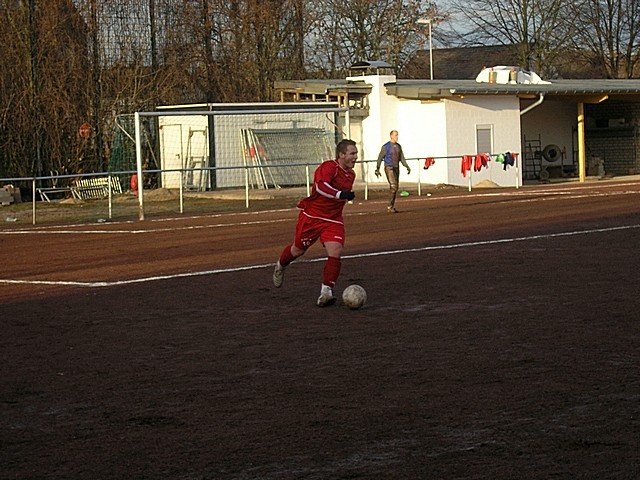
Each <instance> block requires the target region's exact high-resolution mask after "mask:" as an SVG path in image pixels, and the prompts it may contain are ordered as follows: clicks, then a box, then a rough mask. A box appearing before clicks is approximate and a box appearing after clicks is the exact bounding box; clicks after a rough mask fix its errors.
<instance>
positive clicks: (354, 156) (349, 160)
mask: <svg viewBox="0 0 640 480" xmlns="http://www.w3.org/2000/svg"><path fill="white" fill-rule="evenodd" d="M338 160H339V161H340V164H341V165H342V166H343V168H353V167H354V165H355V164H356V161H357V160H358V149H357V148H356V147H354V146H353V145H349V146H348V147H347V150H346V151H345V152H344V153H341V154H340V158H339V159H338Z"/></svg>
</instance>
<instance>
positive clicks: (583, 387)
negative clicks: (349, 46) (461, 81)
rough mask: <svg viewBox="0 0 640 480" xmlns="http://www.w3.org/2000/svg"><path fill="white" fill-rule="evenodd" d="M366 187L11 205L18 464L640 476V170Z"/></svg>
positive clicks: (7, 375) (111, 475)
mask: <svg viewBox="0 0 640 480" xmlns="http://www.w3.org/2000/svg"><path fill="white" fill-rule="evenodd" d="M357 194H358V198H357V199H356V201H355V202H354V203H353V204H351V205H347V206H346V208H345V217H346V225H347V242H346V247H345V257H344V258H343V262H342V274H341V277H340V279H339V282H338V285H337V288H336V292H337V293H338V294H340V293H341V291H342V290H343V289H344V288H346V286H348V285H350V284H354V283H355V284H359V285H362V286H363V287H364V288H365V289H366V291H367V293H368V301H367V303H366V305H365V306H364V307H363V308H362V309H360V310H349V309H348V308H346V307H345V306H344V305H342V304H341V302H338V303H337V304H336V305H335V306H333V307H328V308H318V307H316V306H315V301H316V298H317V296H318V294H319V290H320V276H321V270H322V266H323V263H322V260H323V258H324V255H323V253H324V251H323V249H322V248H321V246H320V245H315V246H314V247H312V248H311V250H310V251H309V252H308V255H307V256H306V257H305V258H304V260H303V261H299V262H297V263H294V264H292V265H291V266H290V267H289V268H288V269H287V271H286V276H285V283H284V285H283V287H282V288H280V289H276V288H274V287H273V285H272V280H271V275H272V270H273V263H274V262H275V261H276V259H277V258H278V255H279V254H280V251H281V250H282V248H283V247H284V245H285V244H287V243H288V242H290V241H291V238H292V235H293V230H294V226H295V220H296V215H297V211H296V209H295V204H296V201H297V199H296V198H282V199H281V200H280V202H281V204H279V205H278V204H275V203H273V202H272V204H269V208H268V209H264V208H260V205H259V202H258V203H257V204H256V205H255V206H252V207H251V208H249V209H246V208H243V206H242V204H241V203H239V205H238V208H235V209H229V208H225V211H219V212H217V213H215V212H213V213H198V214H193V213H189V212H187V213H185V214H182V215H179V214H173V215H162V216H154V215H150V216H149V217H148V218H146V219H145V220H144V221H138V220H135V219H133V220H130V221H120V220H113V221H106V222H101V223H87V222H76V223H64V222H59V223H55V224H54V223H48V224H42V225H35V226H33V225H31V224H30V223H29V222H28V221H18V222H13V223H6V222H3V225H0V265H2V273H1V274H0V305H1V310H0V312H1V314H0V315H1V325H2V335H1V336H0V354H1V357H0V358H1V361H0V478H1V479H4V480H8V479H20V480H23V479H222V480H225V479H238V480H245V479H261V480H262V479H269V480H271V479H314V480H316V479H318V480H320V479H389V480H397V479H447V480H448V479H523V480H527V479H536V480H539V479H594V480H596V479H597V480H600V479H625V480H627V479H628V480H634V479H638V478H640V278H639V277H640V254H639V250H638V247H639V246H640V181H638V180H635V179H629V180H625V179H613V180H609V181H589V182H586V183H577V182H575V183H562V184H553V185H535V186H526V187H523V188H519V189H516V188H506V189H481V190H480V189H477V190H476V189H474V190H473V191H472V192H468V191H466V190H464V189H456V190H442V191H435V192H434V193H433V195H431V196H428V197H427V196H426V195H423V196H417V195H416V194H415V192H413V191H412V192H411V195H410V196H408V197H402V198H399V200H398V204H397V206H398V209H399V210H401V211H400V213H398V214H388V213H387V212H386V208H385V202H384V195H383V194H380V195H378V196H372V198H370V199H369V200H367V201H364V200H363V199H362V196H363V195H362V192H360V191H359V192H357ZM212 202H213V201H212ZM214 207H215V204H214ZM3 213H4V212H3Z"/></svg>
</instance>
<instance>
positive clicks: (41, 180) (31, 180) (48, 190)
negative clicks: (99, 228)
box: [0, 157, 519, 225]
mask: <svg viewBox="0 0 640 480" xmlns="http://www.w3.org/2000/svg"><path fill="white" fill-rule="evenodd" d="M431 158H434V159H436V160H447V161H449V160H451V159H457V160H459V159H460V157H431ZM424 162H425V158H408V159H407V163H408V164H409V166H410V167H411V170H412V172H413V171H416V172H417V177H418V178H417V183H415V188H416V189H417V195H418V196H421V195H422V188H423V185H424V184H427V182H425V181H424V173H423V170H424V168H423V164H424ZM376 163H377V161H376V160H360V161H358V164H362V169H363V171H364V175H362V177H363V178H362V179H361V180H362V184H364V200H368V199H369V191H370V188H371V182H370V181H369V177H370V171H371V168H375V164H376ZM372 164H373V165H372ZM317 166H318V165H317V164H309V163H297V164H288V165H273V166H269V168H290V167H303V168H304V170H305V185H304V186H305V187H306V192H307V195H309V194H310V193H311V184H312V181H313V173H314V171H315V169H316V168H317ZM259 168H264V166H255V165H247V166H245V165H242V166H232V167H196V168H182V169H179V168H177V169H153V170H142V173H143V178H144V177H146V176H150V175H157V174H167V173H178V174H179V176H180V182H179V188H178V201H179V211H180V213H184V203H185V188H184V181H185V175H193V174H194V173H195V172H200V174H202V173H204V172H207V173H208V174H209V175H210V174H211V173H213V172H215V171H221V170H244V185H241V186H240V185H239V186H237V188H238V189H240V188H243V189H244V203H245V208H249V206H250V202H251V192H252V191H264V190H265V189H256V188H254V187H253V186H252V184H251V180H250V179H251V170H253V169H259ZM414 169H415V170H414ZM472 171H473V169H471V170H470V171H469V172H468V189H469V191H471V189H472V186H471V185H472V183H471V182H472V180H471V179H472ZM138 173H139V172H138V171H137V170H127V171H118V172H98V173H84V174H64V175H46V176H37V177H26V178H25V177H14V178H0V185H4V184H13V183H19V184H29V185H30V190H31V203H32V223H33V224H34V225H35V224H36V221H37V204H38V199H40V201H42V202H45V201H47V202H48V201H49V200H50V199H49V198H48V197H49V195H50V194H53V193H69V194H70V195H72V196H73V197H74V198H76V199H78V200H82V196H81V194H80V191H81V190H80V189H79V187H78V186H77V184H78V181H79V180H81V179H91V178H103V179H106V182H104V183H105V185H108V186H111V185H112V182H114V178H118V179H120V178H131V177H133V176H136V178H137V175H138ZM45 183H48V184H49V185H50V186H48V187H44V186H42V185H43V184H45ZM64 183H68V185H63V184H64ZM140 183H141V187H139V189H138V190H137V192H134V193H138V195H137V197H138V198H137V200H138V219H139V220H141V221H142V220H144V218H145V209H144V192H145V190H146V189H145V187H144V182H140ZM375 184H376V185H384V184H386V178H385V177H384V176H382V177H381V178H380V180H378V181H376V182H375ZM412 185H414V183H412ZM301 186H302V185H301ZM515 186H516V188H517V187H518V186H519V185H518V176H517V175H516V183H515ZM124 187H125V188H123V189H122V190H118V194H119V193H120V192H121V191H126V186H124ZM273 188H277V187H275V186H274V187H273ZM267 190H268V189H267ZM104 191H105V193H106V195H105V199H106V200H107V201H108V213H107V214H108V218H109V219H112V216H113V198H114V188H111V187H109V188H105V190H104ZM132 191H133V190H132ZM214 191H215V190H214Z"/></svg>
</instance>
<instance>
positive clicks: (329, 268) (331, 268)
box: [322, 257, 341, 288]
mask: <svg viewBox="0 0 640 480" xmlns="http://www.w3.org/2000/svg"><path fill="white" fill-rule="evenodd" d="M340 265H341V261H340V259H339V258H338V257H328V258H327V261H326V263H325V264H324V270H323V271H322V283H323V285H329V286H330V287H331V288H333V287H335V285H336V280H338V276H339V275H340Z"/></svg>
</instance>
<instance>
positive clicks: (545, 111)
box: [276, 62, 640, 186]
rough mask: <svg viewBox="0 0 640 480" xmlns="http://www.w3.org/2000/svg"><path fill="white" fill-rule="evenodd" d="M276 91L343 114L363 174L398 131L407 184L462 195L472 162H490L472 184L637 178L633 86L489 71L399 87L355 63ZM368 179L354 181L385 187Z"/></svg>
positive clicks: (373, 66)
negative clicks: (327, 104)
mask: <svg viewBox="0 0 640 480" xmlns="http://www.w3.org/2000/svg"><path fill="white" fill-rule="evenodd" d="M276 89H277V90H279V91H280V95H281V100H283V101H285V100H287V101H288V100H293V101H299V102H322V101H338V102H339V104H340V105H343V106H348V107H349V114H348V118H347V121H346V124H347V127H346V128H347V130H348V133H346V136H349V137H350V138H352V139H353V140H356V141H357V142H358V143H359V146H360V152H361V154H360V159H361V160H364V161H365V162H364V164H365V165H370V162H373V161H375V159H376V158H377V155H378V152H379V151H380V147H381V146H382V144H383V143H385V142H386V141H388V139H389V132H390V130H398V131H399V133H400V139H399V143H400V144H401V145H402V147H403V150H404V153H405V156H406V157H407V158H408V159H410V162H411V165H412V173H411V175H410V176H409V177H407V176H406V174H405V173H404V172H403V173H402V175H403V176H402V180H404V181H418V180H420V181H421V182H423V183H432V184H439V183H445V184H451V185H467V184H468V183H469V182H470V180H469V176H468V175H463V174H462V158H463V156H467V155H471V156H475V155H477V154H479V153H490V154H491V156H492V162H490V163H489V166H488V167H486V168H482V169H480V171H477V172H476V171H473V169H472V171H471V174H472V180H471V181H472V183H473V184H476V183H479V182H482V181H483V180H490V181H491V182H494V183H495V184H497V185H499V186H513V185H517V184H520V183H521V182H522V181H523V180H547V179H548V178H553V177H566V176H575V177H578V178H579V179H580V180H581V181H584V179H585V177H586V175H587V174H588V175H603V174H604V173H605V172H604V171H606V172H607V173H609V174H612V175H626V174H637V173H640V163H639V156H638V151H637V150H638V147H637V145H640V142H638V140H639V139H640V138H639V136H638V125H640V103H639V102H640V81H638V80H557V81H553V82H546V81H544V80H542V79H540V77H538V76H537V75H536V74H535V73H533V72H527V71H524V70H521V69H517V68H515V67H492V68H488V69H486V70H484V71H482V72H479V74H478V77H477V78H476V79H475V80H398V79H396V76H395V75H394V74H393V69H392V68H391V66H390V65H388V64H385V63H383V62H360V63H357V64H355V65H354V66H353V67H352V76H350V77H348V78H346V79H344V80H302V81H282V82H277V83H276ZM505 152H510V153H516V154H517V157H518V161H517V162H516V165H514V166H513V167H511V166H507V167H506V168H505V167H504V165H503V164H498V163H497V162H496V161H495V160H496V158H499V157H498V154H503V153H505ZM426 158H433V159H434V161H435V163H434V164H433V166H431V167H429V169H428V170H424V169H421V168H413V167H414V166H421V165H422V164H423V163H424V159H426ZM421 162H422V163H421ZM594 167H597V168H594ZM603 168H604V171H603ZM373 170H374V169H373V168H368V170H367V169H366V168H365V169H363V172H361V173H362V174H364V175H365V176H366V177H367V179H368V180H369V181H371V182H375V181H383V180H380V179H376V177H375V176H374V174H373ZM401 170H403V169H401Z"/></svg>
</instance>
